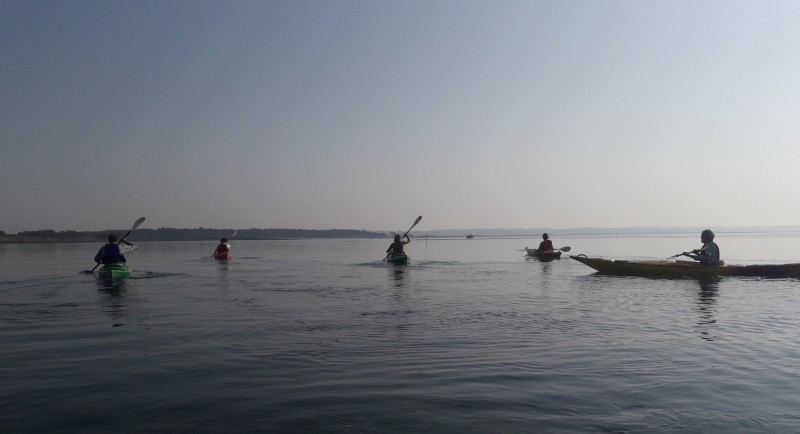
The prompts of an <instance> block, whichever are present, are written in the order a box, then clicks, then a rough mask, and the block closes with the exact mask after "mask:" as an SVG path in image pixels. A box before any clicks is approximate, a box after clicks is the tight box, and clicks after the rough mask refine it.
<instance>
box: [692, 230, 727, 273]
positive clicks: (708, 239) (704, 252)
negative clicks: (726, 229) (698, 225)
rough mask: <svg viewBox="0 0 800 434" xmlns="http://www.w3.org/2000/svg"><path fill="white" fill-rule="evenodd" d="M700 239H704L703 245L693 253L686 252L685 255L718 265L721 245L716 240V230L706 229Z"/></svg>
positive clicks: (701, 261)
mask: <svg viewBox="0 0 800 434" xmlns="http://www.w3.org/2000/svg"><path fill="white" fill-rule="evenodd" d="M700 241H702V243H703V247H701V248H699V249H694V250H692V251H691V253H685V254H684V255H686V256H688V257H690V258H692V259H694V260H695V261H700V263H701V264H704V265H717V264H718V263H719V262H720V260H719V246H717V243H715V242H714V231H712V230H711V229H706V230H704V231H703V232H701V233H700Z"/></svg>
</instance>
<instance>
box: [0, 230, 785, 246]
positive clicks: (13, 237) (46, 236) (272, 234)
mask: <svg viewBox="0 0 800 434" xmlns="http://www.w3.org/2000/svg"><path fill="white" fill-rule="evenodd" d="M703 229H705V227H699V226H698V227H655V226H653V227H621V228H597V227H582V228H566V229H564V228H515V229H504V228H491V229H434V230H430V231H424V230H420V231H413V232H412V233H411V235H412V236H415V237H431V238H463V237H466V236H467V235H471V237H470V238H489V237H534V238H538V237H540V236H541V234H542V233H544V232H547V233H549V234H550V236H551V237H553V236H626V235H694V234H696V235H697V236H699V234H700V232H701V231H702V230H703ZM712 229H714V230H715V231H716V232H717V234H724V233H732V234H735V233H738V234H746V233H758V234H793V233H800V226H741V227H734V226H723V227H718V228H712ZM126 231H127V229H117V230H111V229H110V230H103V231H71V230H66V231H55V230H50V229H48V230H38V231H23V232H19V233H17V234H6V233H5V232H3V231H0V244H9V243H70V242H105V240H106V239H107V237H108V234H110V233H115V234H117V235H121V234H124V233H125V232H126ZM234 231H235V232H236V239H237V240H291V239H309V238H387V237H391V236H392V235H393V234H394V232H392V231H368V230H362V229H275V228H271V229H256V228H251V229H211V228H202V227H201V228H194V229H176V228H158V229H142V228H140V229H137V230H136V231H135V232H134V234H133V235H132V236H131V237H129V238H131V240H135V241H191V240H198V241H202V240H219V239H221V238H228V237H230V236H231V235H232V234H233V232H234Z"/></svg>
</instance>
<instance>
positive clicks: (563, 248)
mask: <svg viewBox="0 0 800 434" xmlns="http://www.w3.org/2000/svg"><path fill="white" fill-rule="evenodd" d="M528 250H536V249H529V248H527V247H525V249H524V251H525V252H527V251H528ZM556 250H561V251H562V252H569V251H570V250H572V247H570V246H564V247H562V248H560V249H553V251H556Z"/></svg>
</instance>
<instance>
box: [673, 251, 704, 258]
mask: <svg viewBox="0 0 800 434" xmlns="http://www.w3.org/2000/svg"><path fill="white" fill-rule="evenodd" d="M689 253H695V254H696V253H697V252H695V251H692V252H681V253H676V254H674V255H672V256H670V257H669V258H667V259H672V258H677V257H678V256H689ZM689 257H690V258H691V256H689Z"/></svg>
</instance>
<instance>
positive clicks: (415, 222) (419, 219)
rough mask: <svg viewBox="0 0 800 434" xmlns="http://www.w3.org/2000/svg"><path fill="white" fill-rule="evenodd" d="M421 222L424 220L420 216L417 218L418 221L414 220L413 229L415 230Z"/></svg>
mask: <svg viewBox="0 0 800 434" xmlns="http://www.w3.org/2000/svg"><path fill="white" fill-rule="evenodd" d="M421 220H422V216H419V217H417V219H416V220H414V224H413V225H411V227H412V228H413V227H414V226H416V225H417V223H419V222H420V221H421Z"/></svg>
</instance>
